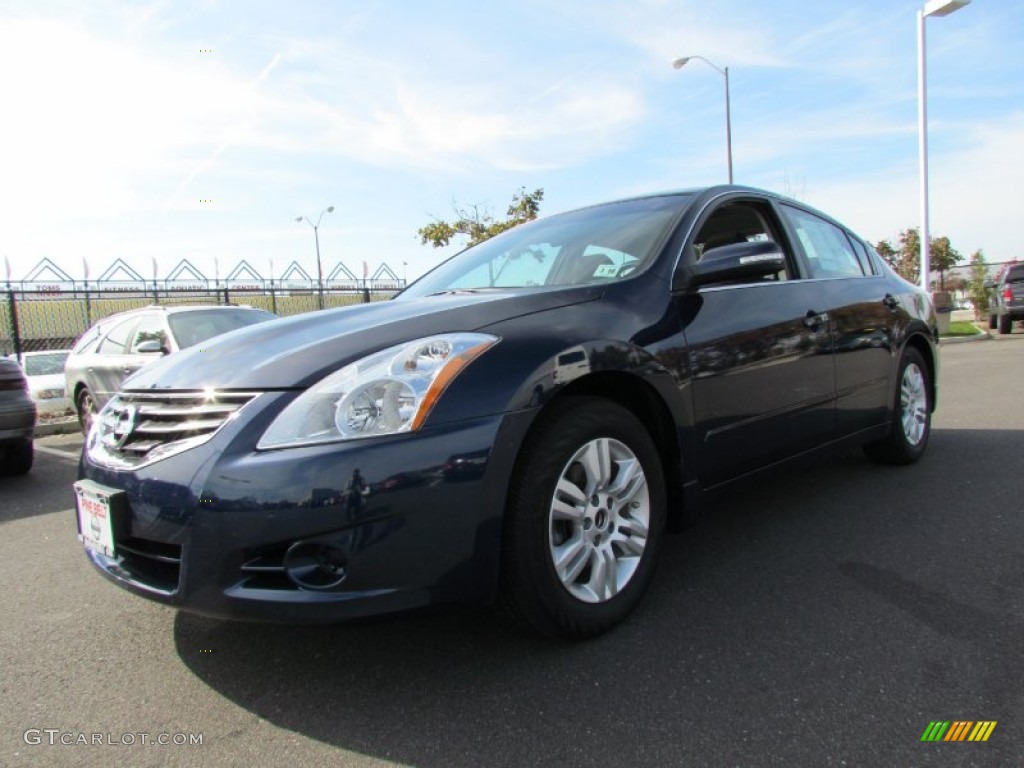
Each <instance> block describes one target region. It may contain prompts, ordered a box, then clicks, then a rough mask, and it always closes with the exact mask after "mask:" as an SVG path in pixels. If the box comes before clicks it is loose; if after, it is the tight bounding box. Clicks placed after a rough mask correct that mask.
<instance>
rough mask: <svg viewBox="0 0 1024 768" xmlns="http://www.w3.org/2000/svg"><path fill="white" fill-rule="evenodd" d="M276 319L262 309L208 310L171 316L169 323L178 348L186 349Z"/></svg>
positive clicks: (168, 317) (168, 318)
mask: <svg viewBox="0 0 1024 768" xmlns="http://www.w3.org/2000/svg"><path fill="white" fill-rule="evenodd" d="M276 317H277V315H275V314H273V313H271V312H264V311H263V310H261V309H241V308H239V309H208V310H196V311H194V312H191V311H190V312H178V313H175V314H169V315H168V316H167V323H168V324H169V325H170V326H171V333H173V334H174V338H175V340H176V341H177V342H178V347H179V348H180V349H185V348H186V347H191V346H193V345H194V344H201V343H202V342H204V341H206V340H207V339H212V338H213V337H214V336H220V335H221V334H222V333H227V332H228V331H234V330H236V329H238V328H244V327H245V326H247V325H254V324H256V323H262V322H264V321H266V320H273V319H275V318H276Z"/></svg>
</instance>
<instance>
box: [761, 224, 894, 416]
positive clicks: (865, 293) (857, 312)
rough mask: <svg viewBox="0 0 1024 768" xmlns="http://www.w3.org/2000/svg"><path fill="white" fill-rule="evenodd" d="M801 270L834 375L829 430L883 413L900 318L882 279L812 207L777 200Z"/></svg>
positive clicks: (859, 248)
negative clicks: (818, 311) (822, 309)
mask: <svg viewBox="0 0 1024 768" xmlns="http://www.w3.org/2000/svg"><path fill="white" fill-rule="evenodd" d="M779 209H780V211H781V213H782V217H783V219H784V221H785V223H786V224H787V226H788V227H789V228H790V231H791V233H792V234H791V238H792V240H793V241H794V243H795V245H796V249H797V252H798V254H799V256H800V259H801V262H802V270H803V271H804V272H805V273H806V274H807V277H808V281H809V283H810V284H812V285H814V286H816V290H817V293H818V295H819V296H820V297H821V299H822V301H824V302H825V303H826V308H827V310H828V315H829V320H830V324H831V328H832V348H833V352H834V355H833V359H834V362H835V378H836V429H837V432H838V434H840V435H846V434H851V433H854V432H857V431H859V430H862V429H868V428H870V427H873V426H877V425H879V424H882V423H884V422H885V421H886V420H887V419H888V407H889V393H890V391H891V389H890V385H889V384H890V381H891V379H892V376H893V373H894V370H895V365H896V360H895V352H896V350H895V345H894V338H895V334H896V326H897V323H898V319H899V316H900V312H901V310H900V307H899V302H898V299H897V297H896V296H895V295H893V293H892V292H891V286H890V285H889V282H888V280H887V279H886V278H885V277H884V276H883V275H881V274H876V271H875V269H874V266H873V265H872V263H871V260H870V258H869V257H868V253H867V249H866V248H865V246H864V244H863V243H861V242H860V241H859V240H858V239H857V238H856V237H854V236H853V235H851V234H850V233H849V232H847V231H846V230H845V229H843V228H842V227H840V226H839V225H837V224H836V223H835V222H833V221H830V220H828V219H825V218H824V217H822V216H819V215H818V214H817V213H815V212H812V211H808V210H805V209H803V208H799V207H797V206H793V205H789V204H781V205H779Z"/></svg>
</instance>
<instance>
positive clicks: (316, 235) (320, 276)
mask: <svg viewBox="0 0 1024 768" xmlns="http://www.w3.org/2000/svg"><path fill="white" fill-rule="evenodd" d="M325 213H334V206H333V205H329V206H327V207H326V208H324V209H323V210H322V211H320V216H319V217H317V220H316V224H314V223H313V222H312V221H310V220H309V219H308V218H306V217H305V216H299V217H297V218H296V219H295V220H296V221H297V222H299V223H300V224H301V223H302V222H303V221H304V222H306V223H307V224H309V226H311V227H312V228H313V239H314V240H315V241H316V284H317V288H318V293H317V295H318V296H319V304H320V309H323V308H324V268H323V265H322V264H321V262H320V221H321V220H322V219H323V217H324V214H325Z"/></svg>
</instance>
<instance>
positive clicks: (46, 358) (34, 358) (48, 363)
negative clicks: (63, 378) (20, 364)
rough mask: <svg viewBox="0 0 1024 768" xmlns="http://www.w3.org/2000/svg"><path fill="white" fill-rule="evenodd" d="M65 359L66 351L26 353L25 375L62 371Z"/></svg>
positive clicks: (66, 356)
mask: <svg viewBox="0 0 1024 768" xmlns="http://www.w3.org/2000/svg"><path fill="white" fill-rule="evenodd" d="M67 359H68V353H67V352H47V353H46V354H45V355H26V356H25V375H26V376H48V375H50V374H54V373H64V361H66V360H67Z"/></svg>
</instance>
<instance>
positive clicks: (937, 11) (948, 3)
mask: <svg viewBox="0 0 1024 768" xmlns="http://www.w3.org/2000/svg"><path fill="white" fill-rule="evenodd" d="M970 2H971V0H928V2H926V3H925V4H924V7H923V8H920V9H919V10H918V11H917V155H918V163H919V165H920V168H921V175H920V195H921V237H920V240H921V287H922V288H923V289H924V291H925V292H926V293H930V292H931V285H930V283H931V274H930V273H931V247H930V242H929V241H930V237H929V233H928V89H927V79H928V78H927V74H928V73H927V62H926V57H925V34H924V20H925V19H926V18H928V17H929V16H948V15H949V14H951V13H953V12H954V11H958V10H960V9H961V8H963V7H964V6H965V5H969V4H970Z"/></svg>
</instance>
